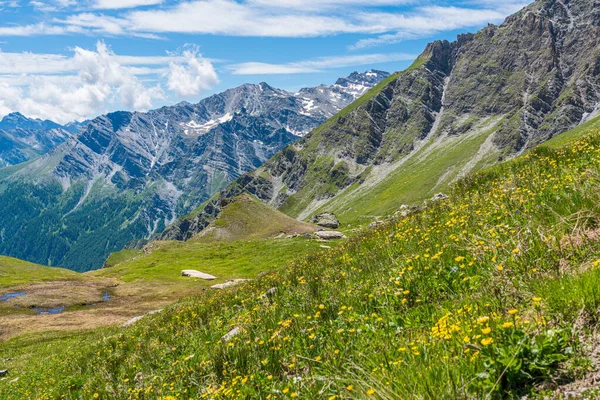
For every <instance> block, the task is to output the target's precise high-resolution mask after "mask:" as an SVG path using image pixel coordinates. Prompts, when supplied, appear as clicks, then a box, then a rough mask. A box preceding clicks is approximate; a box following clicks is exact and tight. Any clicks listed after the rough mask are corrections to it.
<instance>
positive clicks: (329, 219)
mask: <svg viewBox="0 0 600 400" xmlns="http://www.w3.org/2000/svg"><path fill="white" fill-rule="evenodd" d="M310 222H312V223H313V224H315V225H319V226H322V227H324V228H329V229H337V228H339V227H340V221H338V219H337V217H336V216H335V214H333V213H330V212H325V213H321V214H317V215H315V216H314V217H312V218H311V220H310Z"/></svg>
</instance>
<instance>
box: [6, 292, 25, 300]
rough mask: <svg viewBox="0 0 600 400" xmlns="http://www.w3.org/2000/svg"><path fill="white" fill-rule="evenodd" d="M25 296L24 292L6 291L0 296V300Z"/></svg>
mask: <svg viewBox="0 0 600 400" xmlns="http://www.w3.org/2000/svg"><path fill="white" fill-rule="evenodd" d="M21 296H25V292H18V293H6V294H3V295H2V296H0V301H8V300H10V299H14V298H15V297H21Z"/></svg>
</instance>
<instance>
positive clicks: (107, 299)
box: [102, 292, 110, 303]
mask: <svg viewBox="0 0 600 400" xmlns="http://www.w3.org/2000/svg"><path fill="white" fill-rule="evenodd" d="M109 300H110V293H108V292H106V293H104V296H102V301H104V302H105V303H106V302H107V301H109Z"/></svg>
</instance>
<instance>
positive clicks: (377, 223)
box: [369, 221, 385, 229]
mask: <svg viewBox="0 0 600 400" xmlns="http://www.w3.org/2000/svg"><path fill="white" fill-rule="evenodd" d="M384 225H385V221H375V222H371V223H370V224H369V228H371V229H374V228H379V227H380V226H384Z"/></svg>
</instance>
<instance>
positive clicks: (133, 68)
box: [0, 50, 187, 75]
mask: <svg viewBox="0 0 600 400" xmlns="http://www.w3.org/2000/svg"><path fill="white" fill-rule="evenodd" d="M111 57H112V59H113V60H114V61H116V62H117V63H119V64H121V65H123V66H127V67H129V68H128V69H129V72H130V73H132V74H133V75H147V74H153V73H160V72H163V71H162V69H161V68H147V67H149V66H152V67H156V66H168V65H169V64H170V63H173V62H183V61H187V58H186V57H184V56H183V55H170V56H127V55H117V54H112V55H111ZM78 70H79V66H78V65H77V64H76V63H75V62H74V59H73V57H69V56H65V55H62V54H38V53H4V52H2V51H1V50H0V74H10V75H17V74H45V75H48V74H62V73H71V72H77V71H78Z"/></svg>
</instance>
